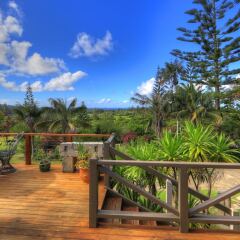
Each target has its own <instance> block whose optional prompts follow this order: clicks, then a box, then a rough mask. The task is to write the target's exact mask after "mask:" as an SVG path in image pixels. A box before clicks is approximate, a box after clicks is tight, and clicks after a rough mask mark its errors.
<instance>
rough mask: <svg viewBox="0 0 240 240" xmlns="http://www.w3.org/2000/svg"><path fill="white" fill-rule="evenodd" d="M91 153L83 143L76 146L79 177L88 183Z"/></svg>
mask: <svg viewBox="0 0 240 240" xmlns="http://www.w3.org/2000/svg"><path fill="white" fill-rule="evenodd" d="M90 157H91V155H90V153H89V151H88V150H87V149H86V148H85V147H84V145H82V144H79V146H78V158H77V164H76V165H77V166H76V167H77V168H79V173H80V178H81V180H83V181H84V182H86V183H89V171H88V169H89V159H90Z"/></svg>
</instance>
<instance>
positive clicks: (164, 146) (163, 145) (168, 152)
mask: <svg viewBox="0 0 240 240" xmlns="http://www.w3.org/2000/svg"><path fill="white" fill-rule="evenodd" d="M157 144H158V147H159V148H158V157H159V159H161V160H163V161H171V162H177V161H182V160H184V158H185V156H184V153H183V139H182V137H181V136H179V135H178V136H177V135H175V136H174V135H173V134H172V133H170V132H169V131H165V132H164V133H163V135H162V137H161V139H160V140H159V141H158V142H157ZM171 170H172V173H171V174H172V176H173V178H175V179H177V169H176V168H172V169H171Z"/></svg>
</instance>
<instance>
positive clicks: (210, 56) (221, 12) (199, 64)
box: [172, 0, 240, 110]
mask: <svg viewBox="0 0 240 240" xmlns="http://www.w3.org/2000/svg"><path fill="white" fill-rule="evenodd" d="M239 2H240V1H239V0H235V1H233V0H194V1H193V4H196V7H195V8H193V9H191V10H189V11H187V12H186V14H187V15H190V16H191V19H190V20H189V21H188V23H189V24H192V25H194V27H192V28H190V29H187V28H184V27H181V28H178V30H179V31H180V32H182V34H183V35H182V36H181V37H179V38H178V40H180V41H184V42H188V43H191V44H195V46H197V47H198V48H197V49H196V48H195V49H196V50H195V51H181V50H178V49H175V50H173V51H172V54H173V55H174V56H176V57H178V58H179V59H181V60H184V61H185V62H186V64H187V63H188V64H189V63H191V66H192V67H193V68H194V70H195V73H196V74H195V75H194V77H193V79H192V80H193V82H195V83H200V84H203V85H207V86H209V87H210V88H211V89H214V98H215V108H216V109H217V110H220V106H221V98H222V97H223V95H222V94H221V93H222V90H223V87H224V85H234V84H235V85H236V84H237V81H238V80H239V79H238V77H237V75H238V74H239V73H240V68H239V67H238V66H236V63H237V62H239V61H240V37H239V36H238V34H237V33H239V29H240V9H239ZM229 16H231V17H230V18H229Z"/></svg>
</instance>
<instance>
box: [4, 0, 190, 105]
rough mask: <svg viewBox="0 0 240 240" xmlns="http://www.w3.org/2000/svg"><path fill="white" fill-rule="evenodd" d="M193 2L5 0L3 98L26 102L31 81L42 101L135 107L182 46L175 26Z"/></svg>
mask: <svg viewBox="0 0 240 240" xmlns="http://www.w3.org/2000/svg"><path fill="white" fill-rule="evenodd" d="M191 2H192V1H191V0H131V1H129V0H114V1H113V0H101V1H100V0H78V1H76V0H75V1H74V0H60V1H59V0H51V1H49V0H41V1H26V0H16V1H5V0H3V1H1V2H0V9H1V11H0V28H1V29H3V30H4V31H0V102H7V103H9V104H15V103H16V102H22V101H23V98H24V90H25V88H26V84H27V83H30V84H32V87H33V89H34V91H35V92H34V95H35V98H36V100H37V101H38V102H39V104H40V105H46V104H47V99H48V98H49V97H56V98H63V99H66V100H67V99H71V98H73V97H77V98H78V100H79V102H81V101H85V103H86V104H87V106H88V107H128V106H131V105H132V103H131V102H129V99H130V98H131V96H132V94H133V92H136V91H140V92H147V91H149V88H150V87H151V83H152V80H151V79H152V78H153V77H154V76H155V73H156V69H157V66H158V65H160V66H161V65H163V64H164V62H166V61H170V60H172V59H173V58H172V56H171V55H170V53H169V52H170V51H171V50H172V49H174V48H180V47H182V43H180V42H178V41H177V40H176V37H177V36H179V34H178V32H177V30H176V28H177V27H179V26H184V25H185V24H186V20H187V17H186V16H185V14H184V11H186V10H187V9H189V8H191V7H192V4H191ZM1 29H0V30H1Z"/></svg>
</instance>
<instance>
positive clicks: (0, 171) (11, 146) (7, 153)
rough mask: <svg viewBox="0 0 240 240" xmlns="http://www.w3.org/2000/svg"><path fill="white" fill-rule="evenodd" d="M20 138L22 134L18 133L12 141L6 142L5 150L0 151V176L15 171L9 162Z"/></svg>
mask: <svg viewBox="0 0 240 240" xmlns="http://www.w3.org/2000/svg"><path fill="white" fill-rule="evenodd" d="M22 137H23V133H19V134H18V135H17V136H16V137H15V138H14V139H13V140H6V148H5V149H3V150H0V163H1V166H0V175H6V174H9V173H14V172H16V169H15V168H14V167H13V166H12V165H11V164H10V160H11V158H12V157H13V155H14V154H15V153H16V150H17V146H18V144H19V142H20V140H21V139H22Z"/></svg>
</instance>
